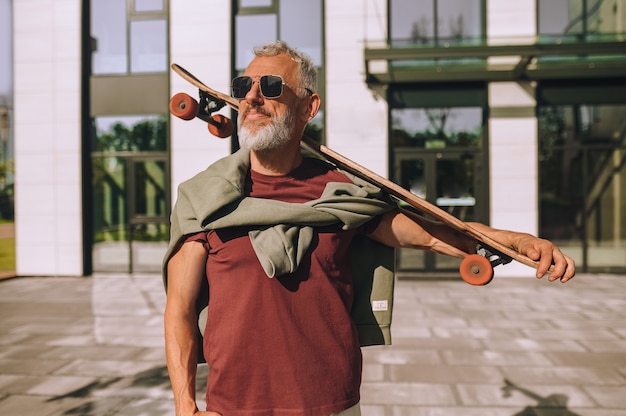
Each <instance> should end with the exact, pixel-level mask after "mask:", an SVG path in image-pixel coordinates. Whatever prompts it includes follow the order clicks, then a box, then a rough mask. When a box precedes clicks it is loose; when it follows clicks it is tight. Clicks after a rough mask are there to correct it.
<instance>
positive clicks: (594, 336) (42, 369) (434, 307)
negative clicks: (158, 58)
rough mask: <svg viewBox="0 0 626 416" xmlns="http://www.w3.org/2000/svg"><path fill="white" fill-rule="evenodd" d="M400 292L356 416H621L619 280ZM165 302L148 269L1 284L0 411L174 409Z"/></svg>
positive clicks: (407, 284) (624, 400) (625, 360)
mask: <svg viewBox="0 0 626 416" xmlns="http://www.w3.org/2000/svg"><path fill="white" fill-rule="evenodd" d="M396 290H397V297H396V307H395V309H394V326H393V336H394V345H393V346H392V347H369V348H366V349H364V356H365V368H364V378H365V380H364V383H363V388H362V393H363V394H362V396H363V397H362V404H363V414H364V416H515V415H517V416H532V415H542V416H571V415H580V416H618V415H620V416H622V415H626V276H614V275H613V276H611V275H596V276H592V275H581V276H578V277H577V278H576V279H575V280H574V281H572V282H571V283H568V284H567V285H561V284H559V283H553V284H550V283H548V282H547V281H536V280H534V279H513V278H501V279H498V278H496V279H494V281H493V282H492V283H491V284H490V285H488V286H486V287H478V288H477V287H471V286H468V285H466V284H465V283H463V282H461V281H460V280H459V281H406V280H402V281H399V282H398V285H397V287H396ZM163 306H164V295H163V291H162V287H161V282H160V277H159V276H157V275H125V274H119V275H97V276H94V277H91V278H57V277H46V278H15V279H9V280H4V281H0V415H6V416H13V415H15V416H31V415H32V416H35V415H37V416H48V415H84V416H105V415H106V416H142V415H146V416H147V415H150V416H155V415H173V414H174V412H173V406H172V401H171V397H172V396H171V393H170V390H169V384H168V381H167V373H166V369H165V367H164V354H163V348H162V317H161V313H162V310H163ZM200 371H201V374H206V368H205V367H202V368H201V370H200ZM201 378H202V377H201ZM200 397H202V396H201V395H200Z"/></svg>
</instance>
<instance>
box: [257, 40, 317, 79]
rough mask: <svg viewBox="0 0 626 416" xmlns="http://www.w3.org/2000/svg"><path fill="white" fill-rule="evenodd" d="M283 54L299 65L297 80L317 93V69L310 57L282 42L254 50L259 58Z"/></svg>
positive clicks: (270, 43)
mask: <svg viewBox="0 0 626 416" xmlns="http://www.w3.org/2000/svg"><path fill="white" fill-rule="evenodd" d="M281 54H285V55H287V56H289V57H290V58H291V59H293V60H294V61H295V62H296V63H297V64H298V70H299V73H298V77H297V78H298V81H299V82H300V83H301V86H303V87H305V88H308V89H309V90H311V91H315V90H316V89H317V69H316V68H315V64H314V63H313V60H312V59H311V58H310V57H309V56H308V55H306V54H305V53H303V52H301V51H299V50H297V49H295V48H292V47H290V46H289V45H287V43H286V42H283V41H282V40H278V41H275V42H269V43H266V44H265V45H263V46H257V47H256V48H254V55H255V56H259V57H262V56H276V55H281Z"/></svg>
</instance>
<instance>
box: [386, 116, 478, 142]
mask: <svg viewBox="0 0 626 416" xmlns="http://www.w3.org/2000/svg"><path fill="white" fill-rule="evenodd" d="M391 118H392V130H393V131H392V141H393V145H394V146H395V147H423V148H426V149H443V148H449V147H480V146H481V145H482V124H483V122H482V109H481V108H462V107H455V108H396V109H393V110H391Z"/></svg>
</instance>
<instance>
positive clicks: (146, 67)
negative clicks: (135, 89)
mask: <svg viewBox="0 0 626 416" xmlns="http://www.w3.org/2000/svg"><path fill="white" fill-rule="evenodd" d="M130 41H131V42H130V52H131V60H130V70H131V72H133V73H140V72H142V73H146V72H165V71H167V23H166V21H165V20H161V19H159V20H135V21H132V22H131V23H130Z"/></svg>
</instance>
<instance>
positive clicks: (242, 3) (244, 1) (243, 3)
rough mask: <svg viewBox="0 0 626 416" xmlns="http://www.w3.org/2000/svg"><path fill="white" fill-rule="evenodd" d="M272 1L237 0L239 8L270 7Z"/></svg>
mask: <svg viewBox="0 0 626 416" xmlns="http://www.w3.org/2000/svg"><path fill="white" fill-rule="evenodd" d="M272 1H273V0H239V7H241V8H245V7H272Z"/></svg>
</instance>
